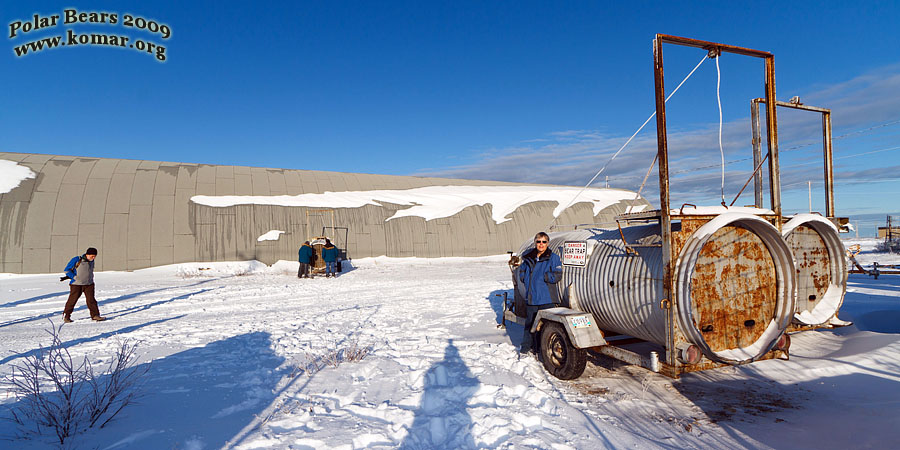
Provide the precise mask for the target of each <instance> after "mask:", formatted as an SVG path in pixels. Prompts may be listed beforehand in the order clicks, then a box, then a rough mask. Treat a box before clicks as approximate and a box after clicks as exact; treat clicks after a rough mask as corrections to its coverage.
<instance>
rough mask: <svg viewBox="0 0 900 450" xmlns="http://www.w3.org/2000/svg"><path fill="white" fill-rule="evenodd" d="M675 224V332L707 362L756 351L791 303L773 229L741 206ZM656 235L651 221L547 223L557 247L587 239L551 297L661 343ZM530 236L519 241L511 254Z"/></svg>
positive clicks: (781, 323) (787, 255)
mask: <svg viewBox="0 0 900 450" xmlns="http://www.w3.org/2000/svg"><path fill="white" fill-rule="evenodd" d="M680 226H681V228H680V230H681V231H679V232H678V233H676V234H681V235H682V236H675V239H676V241H680V242H682V243H683V246H681V247H680V248H676V251H680V253H679V257H678V260H677V264H676V266H675V276H676V282H677V287H678V290H677V292H676V293H675V299H676V302H677V305H676V314H677V317H676V320H677V322H678V327H677V328H678V330H679V331H680V332H681V334H682V335H683V336H682V337H683V341H685V342H688V343H690V344H694V345H696V346H697V347H699V348H700V349H701V351H702V352H703V354H704V355H705V356H706V357H707V358H708V359H709V360H711V361H714V362H717V363H726V364H743V363H746V362H751V361H755V360H757V359H759V358H761V357H763V356H764V355H765V354H766V353H767V352H769V350H771V349H772V347H773V346H774V345H775V343H776V342H777V340H778V338H779V337H780V336H781V334H782V333H783V332H784V330H785V329H786V328H787V326H788V325H789V324H790V321H791V318H792V316H793V313H794V310H795V304H796V275H795V272H794V271H795V269H794V264H793V259H792V256H791V251H790V249H789V248H788V246H787V245H786V244H785V242H784V240H783V239H782V238H781V235H780V234H779V233H778V230H777V229H776V228H775V227H774V226H773V225H771V224H770V223H769V222H767V221H765V220H763V219H762V218H759V217H757V216H754V215H751V214H743V213H725V214H721V215H719V216H716V217H715V218H712V219H707V218H696V219H691V218H684V219H683V220H682V222H681V224H680ZM622 236H624V242H623V239H622ZM661 240H662V238H661V236H660V228H659V225H658V224H648V225H633V226H625V227H623V228H622V234H621V235H620V233H619V230H618V229H596V228H595V229H584V230H576V231H570V232H560V233H551V236H550V248H551V249H552V250H553V251H555V252H557V253H561V252H560V249H561V248H562V247H563V246H564V244H565V243H566V242H573V241H574V242H579V241H580V242H585V243H586V244H587V256H586V259H587V260H586V262H585V265H584V266H583V267H579V266H564V268H563V279H562V281H561V282H560V283H558V284H557V289H559V291H560V296H561V299H562V300H563V302H564V303H568V304H569V307H571V308H573V309H577V310H581V311H586V312H590V313H591V314H593V316H594V318H595V319H596V321H597V324H598V326H599V327H600V328H601V329H602V330H605V331H612V332H615V333H620V334H625V335H628V336H633V337H636V338H640V339H643V340H646V341H649V342H653V343H655V344H658V345H661V346H663V347H666V327H667V323H666V314H667V310H666V309H664V308H661V307H660V298H662V292H663V286H662V283H663V270H664V266H665V262H664V259H663V255H662V247H661V245H660V243H661ZM626 242H627V244H626ZM531 246H532V244H531V243H530V242H527V243H525V244H524V245H523V246H522V248H521V249H520V254H522V253H524V252H525V251H527V249H528V248H529V247H531ZM626 246H628V247H632V248H633V249H636V250H637V252H636V254H635V253H634V252H629V251H628V250H627V249H626ZM679 340H681V339H679Z"/></svg>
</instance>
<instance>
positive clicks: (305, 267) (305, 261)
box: [297, 241, 315, 278]
mask: <svg viewBox="0 0 900 450" xmlns="http://www.w3.org/2000/svg"><path fill="white" fill-rule="evenodd" d="M313 254H315V250H313V248H312V246H311V245H309V241H306V242H304V243H303V245H301V246H300V251H299V252H298V256H297V258H298V261H300V270H298V271H297V278H312V273H310V270H309V265H310V264H311V263H312V258H313Z"/></svg>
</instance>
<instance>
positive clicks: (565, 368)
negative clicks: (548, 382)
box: [541, 322, 587, 380]
mask: <svg viewBox="0 0 900 450" xmlns="http://www.w3.org/2000/svg"><path fill="white" fill-rule="evenodd" d="M541 360H542V361H543V362H544V368H546V369H547V372H550V374H551V375H553V376H554V377H556V378H559V379H560V380H573V379H575V378H578V377H580V376H581V374H582V373H584V366H585V364H586V363H587V352H586V351H585V350H584V349H581V348H575V347H574V346H573V345H572V343H571V342H570V341H569V335H567V334H566V330H565V329H563V327H562V325H560V324H559V323H556V322H544V326H543V328H542V329H541Z"/></svg>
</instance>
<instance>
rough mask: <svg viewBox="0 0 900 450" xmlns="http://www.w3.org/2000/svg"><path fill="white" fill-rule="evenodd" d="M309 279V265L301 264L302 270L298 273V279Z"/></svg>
mask: <svg viewBox="0 0 900 450" xmlns="http://www.w3.org/2000/svg"><path fill="white" fill-rule="evenodd" d="M303 277H306V278H309V264H308V263H300V270H298V271H297V278H303Z"/></svg>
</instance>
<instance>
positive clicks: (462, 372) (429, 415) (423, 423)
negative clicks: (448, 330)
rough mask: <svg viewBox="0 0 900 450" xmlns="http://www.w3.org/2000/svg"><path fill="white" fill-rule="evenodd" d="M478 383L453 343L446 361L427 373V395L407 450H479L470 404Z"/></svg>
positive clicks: (418, 412) (441, 361)
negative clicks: (476, 443)
mask: <svg viewBox="0 0 900 450" xmlns="http://www.w3.org/2000/svg"><path fill="white" fill-rule="evenodd" d="M478 385H479V382H478V379H477V378H475V377H474V376H473V375H472V373H471V372H470V371H469V367H468V366H467V365H466V363H465V362H464V361H463V360H462V358H460V357H459V349H457V348H456V345H454V344H453V340H452V339H451V340H450V341H449V342H448V343H447V347H446V349H445V350H444V359H442V360H440V361H438V362H436V363H434V364H433V365H432V366H431V368H429V369H428V371H426V372H425V391H424V392H423V393H422V402H421V403H420V405H419V409H418V410H416V413H415V418H414V419H413V423H412V426H411V427H410V429H409V434H408V435H407V437H406V439H405V440H404V441H403V443H402V444H401V445H400V448H403V449H434V448H454V449H469V448H476V446H475V441H474V439H473V437H472V418H471V417H470V416H469V413H468V411H467V410H466V408H467V403H468V401H469V399H470V398H471V397H472V396H473V395H474V394H475V392H476V391H477V390H478Z"/></svg>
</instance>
